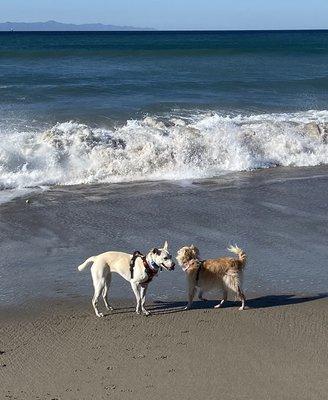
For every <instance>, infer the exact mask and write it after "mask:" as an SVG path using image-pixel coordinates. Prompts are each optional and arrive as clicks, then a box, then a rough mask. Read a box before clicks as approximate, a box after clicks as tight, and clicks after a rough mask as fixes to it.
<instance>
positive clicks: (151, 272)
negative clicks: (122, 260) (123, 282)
mask: <svg viewBox="0 0 328 400" xmlns="http://www.w3.org/2000/svg"><path fill="white" fill-rule="evenodd" d="M138 257H140V258H141V259H142V262H143V265H144V267H145V271H146V274H147V276H148V279H147V280H146V281H145V282H142V284H143V285H144V284H145V283H149V282H151V281H152V279H153V278H154V276H155V275H157V273H158V271H159V269H160V267H158V266H157V264H156V267H157V268H152V267H150V266H149V264H148V262H147V259H146V256H144V255H143V254H142V253H140V251H138V250H137V251H135V252H134V253H133V254H132V258H131V261H130V274H131V279H133V275H134V274H133V273H134V266H135V263H136V259H137V258H138Z"/></svg>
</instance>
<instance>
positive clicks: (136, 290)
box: [131, 282, 141, 314]
mask: <svg viewBox="0 0 328 400" xmlns="http://www.w3.org/2000/svg"><path fill="white" fill-rule="evenodd" d="M131 287H132V290H133V293H134V295H135V296H136V300H137V306H136V313H137V314H141V296H140V285H138V284H137V283H134V282H131Z"/></svg>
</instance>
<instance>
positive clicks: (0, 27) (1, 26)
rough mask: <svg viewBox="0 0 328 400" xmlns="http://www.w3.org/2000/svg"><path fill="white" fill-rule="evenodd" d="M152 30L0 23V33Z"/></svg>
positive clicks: (47, 23) (39, 23)
mask: <svg viewBox="0 0 328 400" xmlns="http://www.w3.org/2000/svg"><path fill="white" fill-rule="evenodd" d="M152 30H154V29H152V28H136V27H134V26H116V25H104V24H81V25H77V24H64V23H62V22H57V21H47V22H4V23H0V31H2V32H3V31H29V32H31V31H43V32H45V31H88V32H89V31H100V32H101V31H102V32H107V31H152Z"/></svg>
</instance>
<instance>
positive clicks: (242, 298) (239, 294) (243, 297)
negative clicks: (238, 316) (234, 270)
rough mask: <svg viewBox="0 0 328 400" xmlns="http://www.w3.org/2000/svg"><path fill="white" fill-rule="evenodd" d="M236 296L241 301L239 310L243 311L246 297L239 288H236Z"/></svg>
mask: <svg viewBox="0 0 328 400" xmlns="http://www.w3.org/2000/svg"><path fill="white" fill-rule="evenodd" d="M237 294H238V297H239V299H240V301H241V306H240V307H239V310H244V309H245V301H246V297H245V295H244V293H243V292H242V291H241V289H240V286H238V287H237Z"/></svg>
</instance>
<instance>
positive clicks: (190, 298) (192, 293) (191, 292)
mask: <svg viewBox="0 0 328 400" xmlns="http://www.w3.org/2000/svg"><path fill="white" fill-rule="evenodd" d="M195 292H196V288H195V286H189V290H188V304H187V306H186V307H185V308H184V309H185V310H189V309H190V308H191V305H192V302H193V300H194V296H195Z"/></svg>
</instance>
